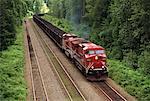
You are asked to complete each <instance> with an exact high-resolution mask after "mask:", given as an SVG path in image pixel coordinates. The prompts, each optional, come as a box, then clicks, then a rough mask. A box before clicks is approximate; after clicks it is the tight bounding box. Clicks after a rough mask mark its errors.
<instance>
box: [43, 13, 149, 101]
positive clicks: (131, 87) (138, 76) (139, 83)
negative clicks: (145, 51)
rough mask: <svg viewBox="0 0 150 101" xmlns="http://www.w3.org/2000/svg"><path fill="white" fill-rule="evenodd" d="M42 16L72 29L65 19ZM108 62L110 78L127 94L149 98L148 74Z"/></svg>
mask: <svg viewBox="0 0 150 101" xmlns="http://www.w3.org/2000/svg"><path fill="white" fill-rule="evenodd" d="M43 18H44V19H46V20H47V21H49V22H51V23H53V24H54V25H55V26H58V27H59V28H61V29H62V30H64V28H68V27H69V29H65V31H67V32H70V31H72V30H71V29H72V27H71V25H70V24H71V23H69V22H68V21H66V20H61V19H58V18H54V17H52V16H48V15H46V16H44V17H43ZM58 22H61V23H58ZM61 26H64V27H61ZM66 26H67V27H66ZM108 64H109V77H110V78H112V79H113V80H114V81H115V82H116V83H118V84H119V85H121V86H122V87H123V88H124V89H125V90H126V91H127V92H128V93H129V94H131V95H132V96H135V97H136V98H137V99H138V100H139V101H149V100H150V94H149V92H150V80H149V76H147V75H145V74H144V73H143V71H142V70H140V69H139V70H134V69H133V68H131V67H129V66H128V65H127V64H126V63H125V62H120V61H118V60H112V59H108Z"/></svg>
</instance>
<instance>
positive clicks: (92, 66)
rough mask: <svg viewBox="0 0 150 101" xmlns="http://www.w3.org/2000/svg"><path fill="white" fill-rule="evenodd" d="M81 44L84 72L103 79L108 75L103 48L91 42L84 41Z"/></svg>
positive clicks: (89, 75)
mask: <svg viewBox="0 0 150 101" xmlns="http://www.w3.org/2000/svg"><path fill="white" fill-rule="evenodd" d="M83 46H84V48H83V50H84V53H85V54H84V57H85V59H84V60H85V62H84V65H85V67H86V74H87V75H88V77H94V78H97V79H99V80H104V79H105V78H106V77H107V76H108V72H107V66H106V58H107V57H106V54H105V49H104V48H103V47H101V46H97V45H95V44H93V43H85V44H83ZM90 79H91V78H90Z"/></svg>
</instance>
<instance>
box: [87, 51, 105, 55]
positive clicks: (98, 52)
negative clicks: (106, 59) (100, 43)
mask: <svg viewBox="0 0 150 101" xmlns="http://www.w3.org/2000/svg"><path fill="white" fill-rule="evenodd" d="M104 53H105V51H104V50H88V51H87V52H86V54H89V55H93V54H104Z"/></svg>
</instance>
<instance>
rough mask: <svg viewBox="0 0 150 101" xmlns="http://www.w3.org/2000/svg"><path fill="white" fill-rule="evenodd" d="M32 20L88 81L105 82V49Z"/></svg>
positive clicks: (38, 19)
mask: <svg viewBox="0 0 150 101" xmlns="http://www.w3.org/2000/svg"><path fill="white" fill-rule="evenodd" d="M33 20H34V21H35V22H36V23H37V24H38V25H39V27H41V28H42V30H43V31H44V32H45V33H46V34H47V35H48V36H49V37H50V38H51V39H52V40H53V41H54V42H55V43H56V44H57V45H58V46H59V47H60V48H61V49H62V50H63V51H64V52H65V54H66V55H67V56H68V57H69V58H71V60H72V61H73V62H74V63H75V65H76V66H77V67H78V68H79V69H80V70H81V71H82V72H83V73H84V75H86V78H87V79H88V80H90V81H99V80H105V79H106V78H107V76H108V69H107V66H106V58H107V57H106V54H105V49H104V48H103V47H101V46H99V45H96V44H94V43H91V42H89V41H86V40H85V39H83V38H79V37H78V36H76V35H74V34H69V33H66V32H64V31H62V30H61V29H59V28H57V27H55V26H54V25H52V24H51V23H49V22H47V21H45V20H44V19H42V18H41V17H39V16H37V15H34V16H33Z"/></svg>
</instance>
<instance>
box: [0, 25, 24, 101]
mask: <svg viewBox="0 0 150 101" xmlns="http://www.w3.org/2000/svg"><path fill="white" fill-rule="evenodd" d="M22 33H23V28H22V27H18V28H17V34H16V35H17V38H16V41H15V42H14V44H13V45H12V46H10V47H8V49H7V50H4V51H1V55H0V101H25V100H26V84H25V80H24V51H23V34H22Z"/></svg>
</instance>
